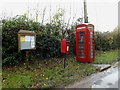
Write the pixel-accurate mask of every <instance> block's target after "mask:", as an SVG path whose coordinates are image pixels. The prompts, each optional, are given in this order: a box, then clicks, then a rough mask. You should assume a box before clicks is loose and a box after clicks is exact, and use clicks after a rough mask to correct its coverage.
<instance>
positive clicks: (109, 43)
mask: <svg viewBox="0 0 120 90" xmlns="http://www.w3.org/2000/svg"><path fill="white" fill-rule="evenodd" d="M117 41H118V35H117V34H112V32H111V33H110V32H104V33H100V32H95V50H100V51H107V50H111V49H117V48H118V45H119V44H118V43H117Z"/></svg>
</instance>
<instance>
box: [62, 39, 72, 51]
mask: <svg viewBox="0 0 120 90" xmlns="http://www.w3.org/2000/svg"><path fill="white" fill-rule="evenodd" d="M69 51H70V40H62V41H61V53H69Z"/></svg>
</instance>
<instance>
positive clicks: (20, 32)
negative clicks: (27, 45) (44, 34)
mask: <svg viewBox="0 0 120 90" xmlns="http://www.w3.org/2000/svg"><path fill="white" fill-rule="evenodd" d="M22 35H24V36H25V35H30V36H34V37H35V47H34V48H32V49H23V50H24V51H30V50H36V33H35V32H34V31H29V30H20V31H19V32H18V51H20V50H21V41H20V37H21V36H22Z"/></svg>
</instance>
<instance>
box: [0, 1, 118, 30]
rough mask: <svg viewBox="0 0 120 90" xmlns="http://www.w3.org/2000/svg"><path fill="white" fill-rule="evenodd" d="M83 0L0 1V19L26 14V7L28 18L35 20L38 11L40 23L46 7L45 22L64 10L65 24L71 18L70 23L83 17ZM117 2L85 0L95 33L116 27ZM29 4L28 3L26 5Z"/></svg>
mask: <svg viewBox="0 0 120 90" xmlns="http://www.w3.org/2000/svg"><path fill="white" fill-rule="evenodd" d="M83 1H84V0H0V18H1V17H3V16H6V17H11V16H16V15H23V14H24V13H27V10H28V6H29V10H30V13H31V14H30V16H29V17H30V18H33V17H34V18H35V13H36V11H35V9H36V8H37V3H38V10H39V18H38V19H39V21H40V22H41V18H42V12H43V9H44V8H45V7H46V12H45V21H46V22H47V19H49V18H50V3H51V15H52V16H53V15H54V14H55V13H56V11H57V9H58V8H59V7H60V8H63V9H64V10H65V15H64V19H65V22H67V21H68V19H69V18H70V17H71V19H70V22H72V21H73V17H74V16H75V19H74V21H76V20H77V19H78V18H80V17H83ZM118 1H119V0H87V13H88V20H89V22H90V23H91V24H93V25H94V26H95V31H102V32H104V31H113V29H114V28H115V27H117V25H118ZM28 2H29V3H28ZM4 12H5V14H4Z"/></svg>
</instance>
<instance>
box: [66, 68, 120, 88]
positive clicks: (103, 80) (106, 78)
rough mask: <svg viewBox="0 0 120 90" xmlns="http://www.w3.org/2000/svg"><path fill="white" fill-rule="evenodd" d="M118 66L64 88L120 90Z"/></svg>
mask: <svg viewBox="0 0 120 90" xmlns="http://www.w3.org/2000/svg"><path fill="white" fill-rule="evenodd" d="M119 70H120V66H112V67H111V68H109V69H107V70H105V71H103V72H98V73H97V74H93V75H91V76H88V77H86V78H84V79H82V80H80V81H76V82H75V83H72V84H70V85H68V86H66V87H65V88H68V89H69V88H90V90H98V88H99V89H102V90H106V89H107V90H118V88H120V82H119V81H120V76H119V74H120V73H119Z"/></svg>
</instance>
